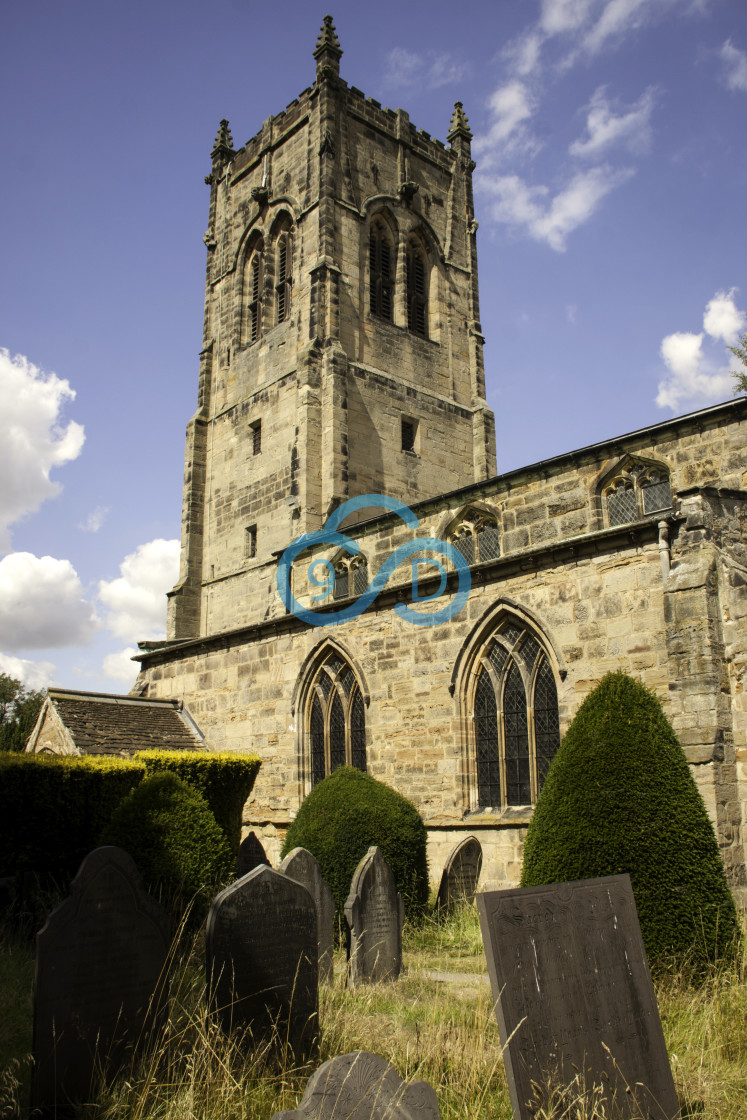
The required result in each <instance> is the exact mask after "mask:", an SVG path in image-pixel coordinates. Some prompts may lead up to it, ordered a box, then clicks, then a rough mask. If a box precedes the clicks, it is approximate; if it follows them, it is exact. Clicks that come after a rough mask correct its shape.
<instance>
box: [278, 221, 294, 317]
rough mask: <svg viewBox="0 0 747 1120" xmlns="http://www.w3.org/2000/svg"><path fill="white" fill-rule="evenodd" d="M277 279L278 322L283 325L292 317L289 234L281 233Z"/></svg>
mask: <svg viewBox="0 0 747 1120" xmlns="http://www.w3.org/2000/svg"><path fill="white" fill-rule="evenodd" d="M276 277H277V282H276V284H275V302H276V306H277V321H278V323H283V322H285V320H286V319H288V318H289V317H290V307H291V288H292V286H293V277H292V253H291V240H290V234H288V233H281V234H280V236H279V238H278V243H277V272H276Z"/></svg>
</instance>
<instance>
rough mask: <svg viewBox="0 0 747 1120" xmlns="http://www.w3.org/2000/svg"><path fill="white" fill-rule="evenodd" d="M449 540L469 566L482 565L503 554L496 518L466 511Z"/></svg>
mask: <svg viewBox="0 0 747 1120" xmlns="http://www.w3.org/2000/svg"><path fill="white" fill-rule="evenodd" d="M448 540H449V542H450V543H451V544H453V545H454V548H456V549H458V550H459V552H461V554H462V556H463V557H464V559H465V560H466V561H467V563H468V564H482V563H484V562H485V561H486V560H494V559H495V558H496V557H498V556H500V554H501V535H500V530H499V528H498V522H497V520H496V518H495V517H491V515H490V514H488V513H483V512H482V511H478V510H466V511H465V512H464V513H463V514H462V516H461V517H460V518H459V521H458V522H457V524H456V525H455V526H454V527H453V528H452V529H451V531H450V532H449V534H448Z"/></svg>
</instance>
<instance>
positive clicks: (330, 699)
mask: <svg viewBox="0 0 747 1120" xmlns="http://www.w3.org/2000/svg"><path fill="white" fill-rule="evenodd" d="M305 727H306V741H307V747H308V755H309V763H310V773H311V784H312V785H316V783H317V782H320V781H321V780H322V778H326V777H327V775H329V774H331V773H332V771H333V770H336V769H337V767H338V766H355V767H356V768H357V769H358V770H363V771H364V772H365V770H366V712H365V705H364V702H363V696H362V695H361V690H360V688H359V686H358V681H357V680H356V676H355V673H354V672H353V670H352V669H351V667H350V665H348V663H347V662H346V661H344V660H343V659H342V658H341V657H339V656H338V655H337V654H336V653H334V652H333V653H331V654H330V655H329V656H328V657H327V658H326V659H325V660H324V661H323V662H322V663H321V665H319V666H318V667H317V669H316V671H315V673H314V676H313V678H312V681H311V685H310V687H309V690H308V694H307V701H306V713H305Z"/></svg>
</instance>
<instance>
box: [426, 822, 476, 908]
mask: <svg viewBox="0 0 747 1120" xmlns="http://www.w3.org/2000/svg"><path fill="white" fill-rule="evenodd" d="M481 870H482V847H481V845H480V841H479V840H477V839H476V838H475V837H474V836H468V837H467V839H466V840H462V841H461V843H459V844H457V845H456V847H455V848H452V850H451V854H450V855H449V858H448V859H447V861H446V866H445V867H444V870H443V874H442V876H441V885H440V886H439V888H438V898H437V900H436V907H437V908H438V909H439V910H440V911H442V912H446V913H448V912H449V910H451V909H453V907H454V906H456V905H457V904H458V903H460V902H470V903H471V902H474V901H475V894H476V893H477V883H478V881H479V878H480V871H481Z"/></svg>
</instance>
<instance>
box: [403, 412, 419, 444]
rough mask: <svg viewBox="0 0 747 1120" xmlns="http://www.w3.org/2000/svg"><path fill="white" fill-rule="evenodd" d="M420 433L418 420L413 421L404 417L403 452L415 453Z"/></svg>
mask: <svg viewBox="0 0 747 1120" xmlns="http://www.w3.org/2000/svg"><path fill="white" fill-rule="evenodd" d="M417 432H418V422H417V420H411V419H410V418H409V417H406V416H403V417H402V450H403V451H413V452H414V451H415V437H416V436H417Z"/></svg>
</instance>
